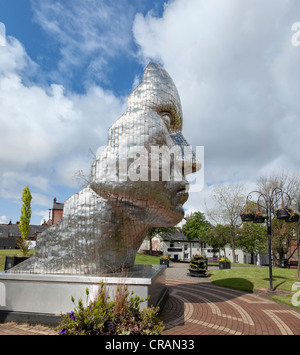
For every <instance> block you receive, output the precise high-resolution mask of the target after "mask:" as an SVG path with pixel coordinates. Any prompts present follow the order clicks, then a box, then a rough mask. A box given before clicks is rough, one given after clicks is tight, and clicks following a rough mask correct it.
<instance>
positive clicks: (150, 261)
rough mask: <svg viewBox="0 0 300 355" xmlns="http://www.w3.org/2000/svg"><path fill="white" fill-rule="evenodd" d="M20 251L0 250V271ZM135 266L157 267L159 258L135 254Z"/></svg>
mask: <svg viewBox="0 0 300 355" xmlns="http://www.w3.org/2000/svg"><path fill="white" fill-rule="evenodd" d="M19 252H20V250H15V249H0V271H3V270H4V264H5V257H6V256H12V255H16V254H18V253H19ZM135 264H141V265H145V264H146V265H159V257H157V256H150V255H144V254H136V258H135Z"/></svg>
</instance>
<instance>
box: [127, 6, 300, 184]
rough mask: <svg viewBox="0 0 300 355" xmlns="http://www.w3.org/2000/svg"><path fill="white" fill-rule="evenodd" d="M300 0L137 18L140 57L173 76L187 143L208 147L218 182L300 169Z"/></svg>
mask: <svg viewBox="0 0 300 355" xmlns="http://www.w3.org/2000/svg"><path fill="white" fill-rule="evenodd" d="M299 12H300V4H299V2H296V1H294V0H291V1H274V0H267V1H264V2H261V1H258V0H255V1H251V2H250V1H249V2H241V1H239V0H228V1H220V0H215V1H204V0H175V1H172V2H171V3H170V4H169V5H168V6H166V8H165V11H164V14H163V16H162V17H161V18H157V17H154V16H153V15H152V14H151V13H149V14H148V15H146V16H143V15H141V14H138V15H137V16H136V18H135V22H134V27H133V32H134V36H135V38H136V41H137V43H138V44H139V46H140V56H141V58H143V60H144V62H145V63H146V62H147V61H148V60H149V59H154V60H157V61H159V62H160V63H162V64H163V65H164V67H165V68H166V69H167V71H168V72H169V73H170V75H171V76H172V77H173V79H174V81H175V84H176V85H177V88H178V90H179V94H180V96H181V100H182V106H183V112H184V126H183V127H184V134H185V136H186V138H187V140H188V141H189V142H190V143H191V144H193V145H194V146H196V145H204V146H205V164H206V170H205V177H206V182H208V183H212V182H216V181H225V180H247V179H249V180H255V179H256V178H257V177H259V175H258V174H260V172H262V171H263V172H269V169H267V167H268V166H269V165H271V166H273V165H274V164H277V163H280V164H281V166H282V167H284V168H286V169H291V170H297V169H299V165H300V157H299V154H298V152H299V148H300V143H299V133H300V124H299V117H298V116H299V108H300V107H299V105H300V101H299V99H298V98H297V95H298V93H299V89H300V87H299V85H300V80H299V79H300V77H299V76H300V72H299V70H298V63H299V57H300V50H298V49H299V48H297V47H293V46H292V45H291V37H292V34H293V33H292V32H291V24H292V23H293V22H295V19H296V15H295V14H297V13H298V14H299Z"/></svg>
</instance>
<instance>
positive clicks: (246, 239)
mask: <svg viewBox="0 0 300 355" xmlns="http://www.w3.org/2000/svg"><path fill="white" fill-rule="evenodd" d="M267 240H268V239H267V233H266V226H265V225H262V224H259V223H249V222H248V223H247V222H245V223H243V225H242V226H241V227H240V228H238V229H237V242H236V245H237V246H238V247H239V248H241V249H242V250H244V251H245V252H247V253H250V254H251V255H252V257H253V256H254V255H257V254H258V253H266V252H267Z"/></svg>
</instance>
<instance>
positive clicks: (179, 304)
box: [0, 263, 300, 335]
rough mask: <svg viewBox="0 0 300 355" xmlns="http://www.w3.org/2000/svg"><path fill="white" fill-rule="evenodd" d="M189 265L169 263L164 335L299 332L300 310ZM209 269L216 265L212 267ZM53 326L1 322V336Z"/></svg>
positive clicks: (37, 332)
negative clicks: (215, 280) (199, 273)
mask: <svg viewBox="0 0 300 355" xmlns="http://www.w3.org/2000/svg"><path fill="white" fill-rule="evenodd" d="M187 268H188V264H184V263H170V267H169V268H167V270H166V281H165V284H166V286H167V287H168V288H169V298H168V300H167V302H166V305H165V307H164V309H163V311H162V314H161V319H162V320H163V322H164V324H165V330H164V332H163V335H208V334H209V335H215V334H218V335H221V334H224V335H226V334H231V335H242V334H244V335H248V334H249V335H252V334H253V335H293V334H294V335H300V310H297V309H294V308H292V307H289V306H285V305H283V304H280V303H277V302H274V301H272V300H270V299H268V298H265V297H261V296H258V295H255V294H251V293H245V292H240V291H236V290H232V289H226V288H223V287H219V286H215V285H213V284H212V283H210V281H209V279H208V278H204V277H202V278H201V277H192V276H189V275H188V273H187ZM209 269H210V270H212V269H213V267H210V268H209ZM55 334H57V333H56V332H55V331H54V329H53V328H47V327H43V326H30V325H28V324H21V325H20V324H15V323H5V324H0V335H55Z"/></svg>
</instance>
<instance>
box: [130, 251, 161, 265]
mask: <svg viewBox="0 0 300 355" xmlns="http://www.w3.org/2000/svg"><path fill="white" fill-rule="evenodd" d="M134 263H135V264H137V265H159V257H158V256H151V255H145V254H136V257H135V262H134Z"/></svg>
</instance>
